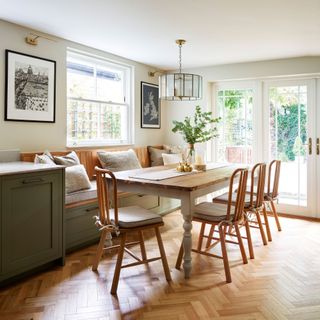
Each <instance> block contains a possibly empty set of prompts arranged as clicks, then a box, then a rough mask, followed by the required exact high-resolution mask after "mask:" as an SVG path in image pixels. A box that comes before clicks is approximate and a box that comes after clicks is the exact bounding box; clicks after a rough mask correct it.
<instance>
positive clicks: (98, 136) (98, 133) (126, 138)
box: [67, 51, 133, 147]
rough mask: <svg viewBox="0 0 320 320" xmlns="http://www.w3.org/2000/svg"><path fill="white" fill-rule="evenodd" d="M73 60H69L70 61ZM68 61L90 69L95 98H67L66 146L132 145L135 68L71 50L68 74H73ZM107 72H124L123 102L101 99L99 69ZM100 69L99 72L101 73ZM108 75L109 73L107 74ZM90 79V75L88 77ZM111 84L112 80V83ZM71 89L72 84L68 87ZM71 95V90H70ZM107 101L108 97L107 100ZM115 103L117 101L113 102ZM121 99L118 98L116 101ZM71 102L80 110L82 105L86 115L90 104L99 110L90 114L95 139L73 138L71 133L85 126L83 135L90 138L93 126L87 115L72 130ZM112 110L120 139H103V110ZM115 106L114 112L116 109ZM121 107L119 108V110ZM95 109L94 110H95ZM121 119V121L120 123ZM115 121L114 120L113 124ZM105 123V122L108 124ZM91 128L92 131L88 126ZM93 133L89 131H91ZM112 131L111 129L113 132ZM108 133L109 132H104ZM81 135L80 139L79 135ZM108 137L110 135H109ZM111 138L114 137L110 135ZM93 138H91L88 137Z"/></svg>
mask: <svg viewBox="0 0 320 320" xmlns="http://www.w3.org/2000/svg"><path fill="white" fill-rule="evenodd" d="M68 59H70V60H68ZM68 61H70V63H79V65H83V66H87V69H88V70H89V69H90V70H91V71H92V77H93V79H94V92H93V96H91V97H88V98H87V97H84V98H83V97H79V96H77V95H72V96H71V95H70V94H69V95H68V96H67V101H68V105H67V119H68V120H67V146H68V147H72V146H73V147H74V146H104V145H126V144H131V143H132V117H133V111H132V106H131V100H132V99H131V90H132V88H131V79H132V78H131V77H132V75H131V73H132V67H130V66H127V65H122V64H121V63H120V64H118V63H117V62H111V61H106V60H104V59H103V58H102V59H98V58H94V57H90V56H86V55H83V54H81V53H75V52H73V51H68V58H67V74H68V73H69V72H73V71H72V70H71V69H70V68H68ZM100 69H101V70H102V71H105V72H107V71H106V70H108V69H109V70H110V74H111V73H112V72H113V71H114V74H116V73H117V72H119V74H120V73H121V80H120V81H121V82H122V88H123V89H122V90H123V99H122V101H106V100H107V99H101V98H100V99H99V97H98V78H99V74H97V72H99V70H100ZM101 70H100V71H101ZM108 72H109V71H108ZM89 76H91V75H89ZM111 81H112V80H111ZM68 86H69V84H68ZM67 89H68V92H69V87H68V88H67ZM105 98H107V96H106V97H105ZM113 100H114V99H113ZM116 100H119V99H116ZM70 102H76V103H77V104H78V108H79V107H80V106H81V104H82V107H81V108H82V111H81V112H86V111H83V109H84V107H83V106H84V104H91V107H92V105H94V106H95V108H97V111H94V113H97V114H93V116H92V115H90V116H92V117H93V118H94V120H92V122H94V132H93V136H94V137H93V138H87V139H85V138H84V139H82V138H80V136H81V134H79V135H78V134H76V136H74V135H73V136H72V135H71V132H72V130H73V131H74V130H76V131H77V132H78V131H79V127H81V126H82V127H84V128H86V129H84V130H83V134H84V135H86V134H87V135H88V129H87V128H88V126H89V125H88V124H89V123H90V121H91V120H88V119H87V114H84V115H83V119H81V120H80V122H82V123H81V125H79V126H78V127H77V128H74V127H72V125H71V124H70V121H71V120H70V116H71V115H70V114H71V112H72V111H71V110H70V108H71V107H70ZM110 107H111V110H113V111H114V110H116V111H115V112H113V111H111V112H110V117H111V119H112V117H113V116H112V115H113V114H114V117H115V118H116V119H117V121H120V138H108V137H104V136H103V135H104V133H103V131H102V130H103V128H101V127H103V122H102V121H103V120H102V117H103V114H104V116H106V115H105V113H104V112H103V108H110ZM113 107H114V109H113ZM117 107H118V109H117ZM95 108H94V107H93V109H95ZM77 112H79V110H77V111H75V112H74V114H77ZM119 118H120V120H119ZM112 121H113V120H111V122H112ZM105 123H106V121H105ZM111 124H112V125H111V127H113V122H112V123H111ZM89 128H91V127H90V126H89ZM89 130H90V129H89ZM111 131H112V129H111ZM104 132H106V130H105V131H104ZM77 135H78V136H77ZM106 135H108V133H106ZM111 135H112V134H111ZM89 136H90V135H89Z"/></svg>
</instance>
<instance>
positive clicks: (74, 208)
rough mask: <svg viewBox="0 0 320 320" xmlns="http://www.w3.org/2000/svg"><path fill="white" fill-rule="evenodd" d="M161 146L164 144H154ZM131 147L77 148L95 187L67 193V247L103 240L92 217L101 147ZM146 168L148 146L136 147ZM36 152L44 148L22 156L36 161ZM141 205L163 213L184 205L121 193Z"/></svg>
mask: <svg viewBox="0 0 320 320" xmlns="http://www.w3.org/2000/svg"><path fill="white" fill-rule="evenodd" d="M154 147H156V148H159V149H161V146H154ZM128 149H129V147H116V148H106V149H101V148H100V149H94V150H93V149H88V150H87V149H75V150H73V151H75V152H76V153H77V155H78V157H79V160H80V162H81V164H83V165H84V167H85V169H86V171H87V174H88V176H89V179H90V180H91V185H92V186H91V189H88V190H82V191H77V192H73V193H69V194H66V198H65V237H66V250H67V251H71V250H74V249H77V248H79V247H82V246H85V245H89V244H91V243H94V242H96V241H98V240H99V233H98V232H97V228H96V226H95V225H94V222H93V219H92V217H93V216H94V215H97V210H98V201H97V188H96V182H95V172H94V167H95V166H101V165H100V162H99V159H98V155H97V153H98V151H122V150H128ZM132 149H133V150H134V151H135V153H136V154H137V157H138V159H139V161H140V164H141V166H142V167H143V168H145V167H150V164H151V161H150V156H149V152H148V148H147V147H133V148H132ZM69 152H71V150H69V151H61V152H60V151H59V152H51V154H52V155H54V156H64V155H66V154H68V153H69ZM36 154H42V152H32V153H31V152H24V153H21V160H22V161H27V162H33V161H34V158H35V155H36ZM134 204H137V205H140V206H142V207H144V208H146V209H151V210H152V211H154V212H157V213H159V214H165V213H168V212H171V211H173V210H175V209H177V208H179V206H180V201H179V200H176V199H169V198H163V197H158V196H153V195H143V194H132V193H124V192H122V193H121V192H120V193H119V205H120V206H130V205H134Z"/></svg>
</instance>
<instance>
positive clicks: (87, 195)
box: [66, 180, 98, 205]
mask: <svg viewBox="0 0 320 320" xmlns="http://www.w3.org/2000/svg"><path fill="white" fill-rule="evenodd" d="M90 182H91V188H90V189H86V190H80V191H76V192H72V193H68V194H66V205H68V204H71V203H76V202H81V201H86V200H92V199H96V198H97V197H98V195H97V182H96V181H95V180H93V181H90Z"/></svg>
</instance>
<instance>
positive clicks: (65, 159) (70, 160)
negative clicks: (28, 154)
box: [53, 151, 80, 167]
mask: <svg viewBox="0 0 320 320" xmlns="http://www.w3.org/2000/svg"><path fill="white" fill-rule="evenodd" d="M53 158H54V162H55V163H56V164H60V165H62V166H66V167H70V166H75V165H78V164H80V160H79V158H78V155H77V154H76V153H75V152H74V151H72V152H70V153H68V154H67V155H65V156H54V157H53Z"/></svg>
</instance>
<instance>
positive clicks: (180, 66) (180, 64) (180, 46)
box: [179, 42, 182, 73]
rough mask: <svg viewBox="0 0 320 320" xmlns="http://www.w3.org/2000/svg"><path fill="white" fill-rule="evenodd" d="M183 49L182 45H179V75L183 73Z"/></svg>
mask: <svg viewBox="0 0 320 320" xmlns="http://www.w3.org/2000/svg"><path fill="white" fill-rule="evenodd" d="M181 48H182V43H181V42H180V43H179V73H181V70H182V55H181Z"/></svg>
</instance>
